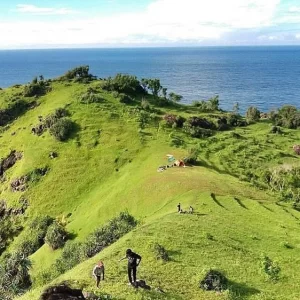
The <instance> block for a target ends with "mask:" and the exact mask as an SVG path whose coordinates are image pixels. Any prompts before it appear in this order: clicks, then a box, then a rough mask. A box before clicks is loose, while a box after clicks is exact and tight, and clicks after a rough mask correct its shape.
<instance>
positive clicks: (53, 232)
mask: <svg viewBox="0 0 300 300" xmlns="http://www.w3.org/2000/svg"><path fill="white" fill-rule="evenodd" d="M67 238H68V233H67V231H66V230H65V228H64V227H63V226H62V225H60V224H58V223H57V222H54V223H53V224H52V225H50V226H49V227H48V230H47V233H46V237H45V242H46V243H47V244H48V245H49V246H50V247H51V248H52V249H53V250H56V249H58V248H62V247H63V246H64V244H65V242H66V240H67Z"/></svg>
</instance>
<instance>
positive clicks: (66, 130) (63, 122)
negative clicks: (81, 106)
mask: <svg viewBox="0 0 300 300" xmlns="http://www.w3.org/2000/svg"><path fill="white" fill-rule="evenodd" d="M72 129H73V122H72V121H71V120H70V119H67V118H63V119H58V120H57V121H56V122H55V123H54V124H52V125H51V126H50V130H49V131H50V134H51V135H53V136H54V137H55V138H56V139H57V140H58V141H65V140H66V139H68V137H69V136H70V133H71V132H72Z"/></svg>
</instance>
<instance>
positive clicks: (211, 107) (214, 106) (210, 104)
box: [208, 95, 219, 111]
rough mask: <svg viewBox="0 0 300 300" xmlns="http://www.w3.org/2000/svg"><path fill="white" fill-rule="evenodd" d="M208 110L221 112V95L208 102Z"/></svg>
mask: <svg viewBox="0 0 300 300" xmlns="http://www.w3.org/2000/svg"><path fill="white" fill-rule="evenodd" d="M208 109H209V110H211V111H215V110H219V95H217V96H215V97H213V98H210V99H209V100H208Z"/></svg>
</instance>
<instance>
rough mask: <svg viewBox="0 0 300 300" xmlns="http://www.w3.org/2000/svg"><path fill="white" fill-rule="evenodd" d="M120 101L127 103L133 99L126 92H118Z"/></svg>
mask: <svg viewBox="0 0 300 300" xmlns="http://www.w3.org/2000/svg"><path fill="white" fill-rule="evenodd" d="M119 99H120V103H124V104H129V103H131V102H132V101H133V99H132V98H131V97H130V96H128V95H126V94H123V93H121V94H119Z"/></svg>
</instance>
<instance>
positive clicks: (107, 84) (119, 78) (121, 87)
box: [102, 74, 145, 95]
mask: <svg viewBox="0 0 300 300" xmlns="http://www.w3.org/2000/svg"><path fill="white" fill-rule="evenodd" d="M102 88H103V89H104V90H107V91H110V92H114V91H115V92H118V93H124V94H129V95H135V94H141V93H144V92H145V91H144V89H143V87H142V86H141V84H140V82H139V80H138V79H137V78H136V76H132V75H126V74H117V75H116V76H115V77H109V78H107V79H106V80H105V81H104V82H103V83H102Z"/></svg>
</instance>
